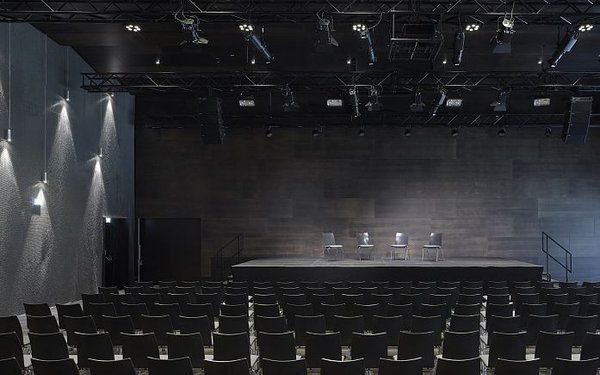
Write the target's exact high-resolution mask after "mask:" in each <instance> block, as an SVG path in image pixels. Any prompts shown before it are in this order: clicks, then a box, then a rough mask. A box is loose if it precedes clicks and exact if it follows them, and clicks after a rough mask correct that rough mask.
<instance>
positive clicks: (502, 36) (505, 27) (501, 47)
mask: <svg viewBox="0 0 600 375" xmlns="http://www.w3.org/2000/svg"><path fill="white" fill-rule="evenodd" d="M514 26H515V19H514V18H513V17H512V16H511V17H510V18H509V17H508V15H505V16H504V17H503V18H502V21H501V22H500V19H498V25H497V28H496V35H494V36H493V37H492V40H491V41H490V44H492V45H493V46H494V49H493V50H492V53H511V51H512V47H511V41H512V35H513V34H514V33H515V31H514V30H513V27H514Z"/></svg>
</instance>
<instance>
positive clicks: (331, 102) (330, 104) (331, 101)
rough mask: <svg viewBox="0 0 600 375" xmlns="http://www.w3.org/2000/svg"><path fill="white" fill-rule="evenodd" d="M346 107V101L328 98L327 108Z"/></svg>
mask: <svg viewBox="0 0 600 375" xmlns="http://www.w3.org/2000/svg"><path fill="white" fill-rule="evenodd" d="M343 105H344V100H342V99H339V98H328V99H327V107H341V106H343Z"/></svg>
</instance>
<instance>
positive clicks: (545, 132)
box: [544, 126, 552, 137]
mask: <svg viewBox="0 0 600 375" xmlns="http://www.w3.org/2000/svg"><path fill="white" fill-rule="evenodd" d="M544 134H545V135H546V137H549V136H551V135H552V128H551V127H549V126H546V129H545V130H544Z"/></svg>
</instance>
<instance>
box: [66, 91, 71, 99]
mask: <svg viewBox="0 0 600 375" xmlns="http://www.w3.org/2000/svg"><path fill="white" fill-rule="evenodd" d="M65 101H67V102H70V101H71V91H69V89H66V90H65Z"/></svg>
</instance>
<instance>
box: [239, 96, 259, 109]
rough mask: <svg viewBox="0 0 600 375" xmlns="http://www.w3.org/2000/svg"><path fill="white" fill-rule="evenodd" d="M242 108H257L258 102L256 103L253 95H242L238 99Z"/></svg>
mask: <svg viewBox="0 0 600 375" xmlns="http://www.w3.org/2000/svg"><path fill="white" fill-rule="evenodd" d="M238 104H239V105H240V107H255V106H256V102H255V101H254V96H253V95H240V97H239V99H238Z"/></svg>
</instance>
